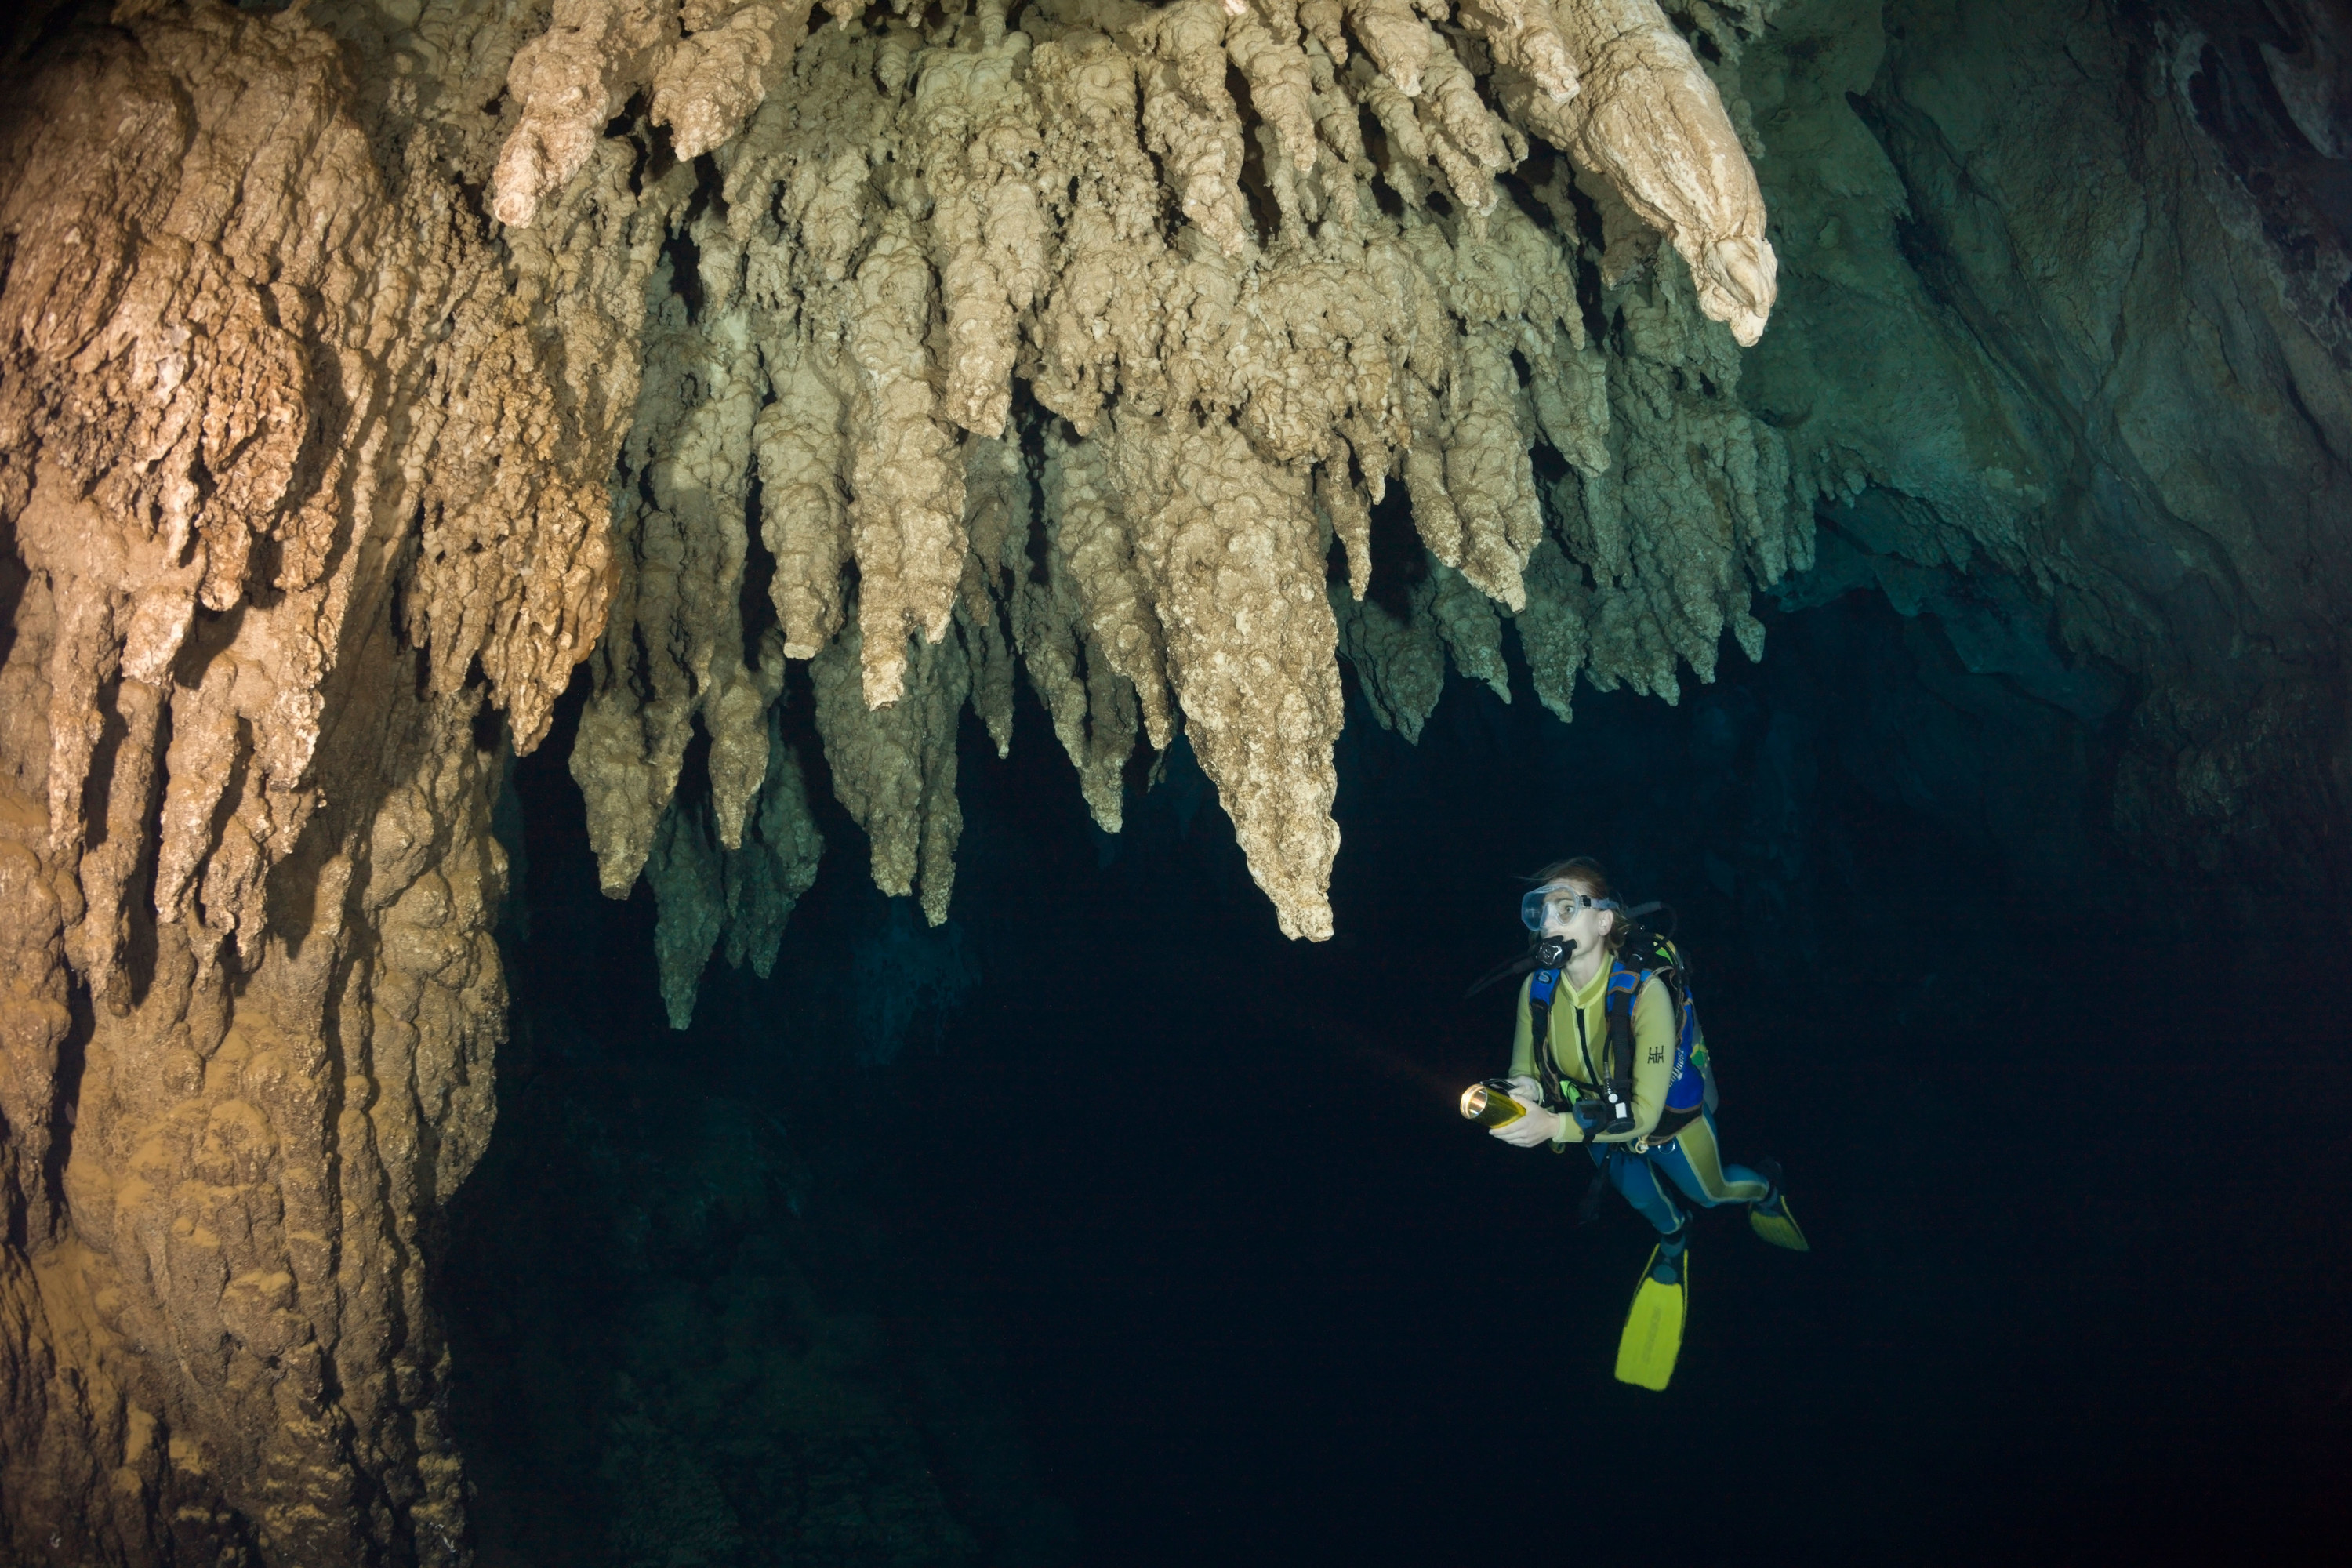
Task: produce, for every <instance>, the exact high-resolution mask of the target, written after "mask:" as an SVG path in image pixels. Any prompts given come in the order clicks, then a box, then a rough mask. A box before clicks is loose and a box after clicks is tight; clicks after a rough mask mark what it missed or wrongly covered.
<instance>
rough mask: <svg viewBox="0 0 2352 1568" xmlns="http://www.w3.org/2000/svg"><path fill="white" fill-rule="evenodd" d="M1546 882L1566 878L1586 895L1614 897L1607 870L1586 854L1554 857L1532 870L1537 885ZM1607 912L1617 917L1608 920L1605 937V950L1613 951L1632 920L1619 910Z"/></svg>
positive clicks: (1605, 897)
mask: <svg viewBox="0 0 2352 1568" xmlns="http://www.w3.org/2000/svg"><path fill="white" fill-rule="evenodd" d="M1549 882H1566V883H1568V884H1569V885H1570V886H1571V887H1573V888H1574V889H1576V890H1577V891H1578V892H1580V893H1582V894H1584V895H1585V896H1586V897H1588V898H1594V899H1613V898H1615V897H1617V894H1616V892H1615V890H1614V889H1612V888H1611V887H1610V885H1609V873H1608V872H1606V871H1604V870H1602V869H1601V862H1600V861H1598V860H1595V859H1594V858H1592V857H1591V856H1590V855H1572V856H1570V857H1569V858H1567V859H1565V860H1555V861H1553V862H1552V863H1551V864H1550V865H1549V866H1547V867H1545V868H1543V869H1542V870H1540V871H1538V872H1537V873H1536V886H1537V887H1538V888H1540V887H1542V886H1544V885H1545V884H1546V883H1549ZM1610 912H1611V913H1612V914H1614V915H1615V916H1616V917H1617V918H1616V919H1615V920H1613V921H1610V922H1609V935H1608V937H1607V938H1606V939H1605V940H1606V942H1607V944H1608V948H1609V951H1610V952H1616V951H1617V950H1618V949H1619V948H1621V947H1622V946H1624V945H1625V937H1626V934H1627V933H1628V932H1629V931H1632V930H1633V922H1632V921H1629V920H1627V919H1626V918H1625V911H1624V910H1611V911H1610Z"/></svg>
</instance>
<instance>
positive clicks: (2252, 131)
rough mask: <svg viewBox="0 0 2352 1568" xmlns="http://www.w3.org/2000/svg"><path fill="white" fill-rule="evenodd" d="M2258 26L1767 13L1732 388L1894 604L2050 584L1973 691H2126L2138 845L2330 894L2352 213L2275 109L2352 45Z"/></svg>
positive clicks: (2056, 16) (2125, 755) (2322, 18)
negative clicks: (1760, 290) (1737, 378)
mask: <svg viewBox="0 0 2352 1568" xmlns="http://www.w3.org/2000/svg"><path fill="white" fill-rule="evenodd" d="M2239 9H2240V11H2241V12H2244V11H2247V10H2252V11H2254V12H2255V13H2256V14H2255V15H2252V16H2247V15H2242V14H2241V15H2236V16H2232V15H2231V12H2230V11H2229V9H2228V8H2221V9H2220V10H2218V11H2217V12H2216V13H2215V15H2214V16H2210V17H2200V16H2194V15H2192V14H2190V11H2189V9H2187V8H2174V7H2166V6H2147V7H2139V6H2126V7H2117V8H2108V7H2100V6H2074V7H2051V6H2043V5H1998V4H1996V5H1968V6H1957V5H1905V4H1896V5H1887V6H1885V7H1880V6H1877V5H1791V6H1788V7H1784V8H1783V9H1782V10H1781V11H1780V13H1779V14H1778V16H1776V32H1775V37H1774V42H1775V45H1776V47H1775V48H1774V49H1773V50H1771V51H1769V52H1768V51H1758V52H1757V53H1755V54H1753V55H1751V56H1750V57H1749V58H1748V62H1747V63H1746V65H1745V67H1744V69H1743V79H1744V81H1745V83H1746V87H1747V91H1748V95H1749V97H1750V99H1751V100H1752V101H1753V102H1754V103H1755V105H1756V111H1757V116H1758V122H1759V126H1760V127H1761V128H1762V129H1763V132H1764V133H1765V135H1766V136H1767V138H1768V140H1769V141H1770V142H1771V143H1772V145H1773V148H1774V153H1775V155H1774V156H1772V157H1770V158H1769V159H1768V160H1767V161H1766V162H1765V163H1764V164H1763V165H1762V167H1763V171H1764V180H1765V185H1766V189H1767V192H1768V195H1769V200H1770V202H1771V204H1772V208H1773V213H1774V219H1775V227H1774V233H1775V236H1776V238H1777V240H1778V242H1779V245H1780V254H1781V256H1782V258H1783V263H1784V270H1783V278H1784V279H1785V280H1786V288H1785V290H1784V293H1783V296H1782V303H1781V308H1780V316H1779V318H1778V321H1777V323H1776V330H1775V331H1774V332H1773V333H1772V334H1771V335H1770V336H1769V338H1768V339H1767V341H1765V342H1763V343H1761V344H1759V348H1758V351H1757V353H1756V354H1755V355H1754V356H1753V359H1752V361H1751V363H1750V365H1749V368H1748V379H1747V382H1746V384H1745V390H1746V393H1747V395H1748V397H1749V400H1750V403H1751V405H1752V406H1754V407H1755V408H1756V409H1757V410H1758V411H1759V414H1760V416H1762V417H1764V418H1765V419H1767V420H1768V421H1769V422H1770V423H1772V424H1773V425H1775V426H1777V427H1779V428H1780V430H1781V431H1782V432H1783V433H1784V434H1785V435H1786V437H1787V438H1788V440H1789V442H1790V447H1791V449H1792V451H1793V452H1794V453H1795V454H1796V463H1797V466H1798V467H1799V468H1800V469H1801V470H1803V469H1807V468H1810V469H1811V470H1812V471H1814V472H1815V473H1817V474H1818V475H1819V476H1820V479H1819V486H1820V489H1821V491H1822V494H1823V496H1824V498H1825V500H1826V502H1827V504H1826V506H1825V508H1824V510H1823V513H1822V515H1823V519H1824V521H1827V522H1828V523H1830V525H1831V526H1832V527H1834V528H1837V529H1839V530H1841V531H1843V532H1844V533H1846V534H1847V535H1849V536H1850V538H1851V539H1852V540H1853V542H1857V543H1859V544H1861V545H1862V546H1863V547H1864V549H1865V550H1866V551H1867V552H1870V553H1872V554H1874V555H1875V556H1878V557H1880V558H1882V566H1881V569H1880V570H1879V571H1878V573H1877V574H1876V581H1878V583H1879V584H1880V585H1881V586H1883V587H1885V589H1886V591H1888V592H1889V594H1890V595H1892V596H1894V597H1895V599H1896V601H1897V603H1898V604H1899V605H1902V606H1903V607H1904V608H1905V609H1906V613H1911V612H1912V611H1913V610H1914V609H1916V607H1917V606H1919V605H1921V604H1922V603H1923V602H1927V604H1928V607H1929V608H1930V609H1931V610H1936V611H1939V612H1941V613H1942V614H1943V616H1944V618H1945V620H1946V621H1947V622H1948V623H1954V622H1958V621H1961V620H1964V619H1967V618H1969V612H1968V606H1969V605H1971V604H1973V605H1975V606H1977V607H1978V613H1977V615H1976V616H1975V617H1974V618H1975V619H1977V620H1978V621H1979V622H1983V621H1985V619H1986V617H1985V616H1984V615H1983V613H1982V612H1983V611H1984V610H1985V609H1988V608H1992V607H1993V606H1991V605H1990V604H1989V601H1990V600H1991V599H1993V598H1995V597H1996V596H1997V595H1995V594H1993V593H1989V592H1987V590H1986V588H1985V586H1983V584H1985V583H1990V582H1992V581H1995V580H1998V579H2000V578H2003V577H2006V578H2012V579H2017V580H2021V582H2022V583H2024V584H2028V585H2030V587H2031V590H2032V593H2031V596H2030V602H2031V603H2032V605H2034V606H2035V610H2034V611H2028V612H2025V613H2022V614H2021V613H2020V611H2018V610H2014V609H2012V610H2009V611H2005V612H2003V611H1997V613H1996V614H1995V615H1994V616H1993V617H1992V619H1993V621H1994V622H1995V623H1997V624H1999V625H2007V626H2014V625H2016V624H2017V623H2019V622H2021V621H2026V620H2029V619H2031V618H2034V616H2035V615H2036V613H2037V612H2038V614H2039V615H2041V616H2046V617H2047V619H2046V623H2045V625H2044V626H2043V627H2042V628H2038V629H2040V630H2041V631H2042V636H2040V637H2033V636H2032V635H2030V634H2031V632H2032V630H2034V629H2037V628H2032V627H2030V626H2029V627H2028V628H2027V634H2028V635H2023V636H2019V637H2011V636H2007V635H1992V636H1988V637H1980V638H1979V639H1978V643H1977V646H1975V647H1973V648H1972V649H1971V650H1970V658H1971V664H1972V668H1980V669H2003V668H2006V669H2008V670H2009V671H2010V672H2011V673H2015V674H2017V675H2019V676H2020V677H2021V679H2026V680H2027V681H2029V682H2032V681H2033V680H2035V679H2037V677H2036V674H2035V672H2034V671H2033V670H2032V668H2029V667H2030V666H2032V665H2034V664H2037V663H2039V664H2043V665H2047V664H2048V662H2049V661H2047V660H2046V659H2040V658H2035V657H2033V655H2032V651H2031V648H2030V647H2029V646H2028V645H2030V644H2032V643H2036V642H2038V643H2041V644H2042V645H2043V646H2045V647H2055V648H2056V649H2058V650H2059V651H2060V652H2061V654H2062V655H2063V658H2064V660H2065V662H2066V663H2068V664H2071V665H2074V666H2076V667H2078V668H2084V669H2086V670H2089V671H2093V672H2100V671H2104V672H2105V673H2106V674H2107V675H2108V676H2110V677H2113V678H2119V679H2122V680H2124V681H2125V682H2126V683H2127V686H2128V690H2127V693H2126V701H2125V702H2124V703H2123V704H2122V706H2123V708H2124V710H2125V711H2126V718H2125V719H2124V721H2123V722H2124V723H2125V725H2126V728H2127V731H2128V736H2127V742H2126V745H2125V746H2124V747H2123V749H2122V752H2121V756H2120V758H2119V761H2118V763H2117V773H2116V778H2115V780H2114V783H2113V790H2114V797H2113V802H2112V819H2113V822H2114V825H2115V826H2116V828H2117V829H2119V830H2120V831H2121V832H2123V833H2124V834H2125V835H2126V837H2129V838H2130V839H2131V840H2132V841H2133V842H2134V843H2135V844H2136V846H2137V847H2138V848H2139V850H2140V851H2141V852H2142V853H2144V854H2146V855H2147V856H2149V857H2150V858H2154V859H2156V860H2158V861H2159V862H2161V863H2166V864H2171V865H2175V866H2178V867H2180V868H2183V869H2187V870H2191V871H2194V870H2197V869H2202V870H2204V871H2207V872H2214V871H2219V870H2221V868H2224V867H2225V866H2228V867H2230V868H2231V869H2232V870H2233V871H2237V872H2244V871H2248V870H2252V871H2253V872H2254V873H2255V877H2256V878H2257V879H2267V878H2269V877H2272V876H2273V875H2274V874H2275V873H2276V871H2277V870H2278V869H2280V868H2289V867H2293V866H2295V865H2298V864H2300V865H2301V866H2302V867H2304V868H2305V869H2307V870H2309V871H2311V872H2312V873H2313V876H2312V877H2311V878H2310V879H2308V880H2306V881H2305V882H2304V883H2303V885H2302V887H2303V892H2304V894H2305V895H2306V896H2307V895H2308V894H2309V893H2311V892H2313V891H2315V890H2316V889H2317V888H2319V887H2320V886H2323V885H2326V883H2327V882H2328V881H2329V880H2330V879H2335V881H2334V885H2335V887H2336V890H2337V892H2338V893H2340V888H2341V883H2340V878H2341V873H2342V857H2343V848H2344V840H2343V834H2342V826H2341V825H2342V820H2343V805H2344V802H2345V799H2346V793H2345V792H2346V786H2347V781H2352V774H2347V767H2352V752H2347V741H2352V736H2347V731H2346V728H2345V724H2344V712H2345V701H2346V697H2347V687H2346V669H2345V664H2344V658H2345V651H2346V650H2345V647H2344V642H2343V633H2342V627H2343V625H2344V616H2345V611H2346V606H2347V603H2352V598H2347V591H2348V590H2352V537H2347V528H2352V506H2348V505H2347V501H2352V469H2347V456H2352V453H2347V432H2352V401H2347V395H2352V380H2347V367H2348V366H2352V352H2347V325H2352V322H2347V314H2346V310H2345V300H2344V297H2343V295H2342V289H2343V287H2344V285H2345V282H2346V280H2347V277H2352V264H2347V234H2346V233H2345V231H2344V230H2343V229H2342V228H2341V227H2340V225H2341V224H2342V223H2343V222H2344V221H2345V218H2346V217H2347V216H2352V209H2347V208H2344V207H2343V206H2342V205H2341V204H2340V202H2339V203H2338V204H2337V205H2336V209H2335V210H2333V211H2331V210H2330V209H2329V207H2328V205H2327V204H2326V199H2325V198H2326V195H2327V187H2326V183H2325V176H2324V172H2322V173H2320V174H2315V172H2314V171H2313V169H2312V167H2311V165H2312V163H2315V162H2316V161H2317V160H2315V159H2313V158H2312V157H2311V153H2312V151H2313V150H2312V149H2310V148H2309V147H2308V146H2307V145H2305V144H2304V142H2303V138H2302V135H2301V133H2300V132H2299V130H2298V129H2297V128H2296V127H2295V126H2294V125H2293V124H2292V123H2290V122H2289V121H2288V118H2287V116H2286V115H2285V114H2284V112H2281V110H2283V108H2284V104H2283V101H2282V100H2279V99H2278V97H2277V96H2276V92H2275V89H2274V88H2273V77H2275V78H2276V79H2278V80H2281V81H2288V82H2290V83H2292V81H2293V80H2294V77H2293V75H2292V74H2291V73H2292V72H2293V71H2294V69H2295V68H2296V61H2297V60H2298V59H2304V60H2306V61H2307V62H2311V63H2315V64H2316V65H2317V66H2319V67H2327V66H2329V65H2330V61H2331V57H2329V56H2328V55H2327V54H2326V49H2325V48H2324V47H2323V45H2324V44H2325V42H2326V39H2327V38H2328V37H2331V36H2336V37H2340V34H2336V35H2331V34H2330V33H2329V32H2328V30H2327V29H2328V23H2327V17H2328V16H2331V15H2333V13H2332V12H2331V11H2330V10H2329V8H2327V7H2317V6H2315V7H2309V8H2305V9H2304V10H2303V11H2302V12H2297V11H2296V9H2295V8H2293V7H2273V8H2271V11H2272V12H2273V13H2275V15H2270V14H2263V13H2262V12H2261V10H2260V8H2239ZM2298 17H2300V20H2299V21H2298ZM2216 24H2218V26H2216ZM2298 27H2300V33H2298V31H2297V28H2298ZM2298 44H2300V46H2301V51H2300V53H2299V54H2298V53H2297V52H2296V46H2297V45H2298ZM2265 49H2268V50H2269V51H2270V52H2269V53H2268V54H2267V55H2266V54H2264V52H2263V51H2264V50H2265ZM2334 68H2338V69H2340V68H2341V67H2340V63H2336V65H2335V66H2334ZM2250 73H2251V79H2250ZM2256 89H2259V92H2264V93H2268V94H2269V95H2270V96H2269V97H2268V98H2267V100H2263V99H2261V98H2260V97H2259V96H2257V98H2256V101H2254V102H2252V104H2249V105H2248V106H2247V107H2246V109H2245V110H2243V111H2242V116H2241V118H2240V119H2239V120H2238V121H2235V122H2225V120H2224V118H2223V117H2222V116H2221V115H2220V114H2218V113H2217V111H2216V110H2215V109H2214V103H2215V100H2216V98H2217V96H2218V95H2222V94H2227V95H2229V96H2231V97H2236V98H2244V97H2247V96H2249V95H2250V93H2253V92H2255V90H2256ZM1841 100H1843V102H1845V103H1847V104H1849V105H1850V106H1851V108H1852V112H1851V113H1839V112H1837V106H1838V104H1839V102H1840V101H1841ZM2265 108H2267V110H2268V112H2267V113H2266V114H2265V113H2263V112H2261V111H2263V110H2265ZM2298 150H2299V151H2300V153H2301V154H2302V156H2301V157H2299V158H2297V157H2293V156H2289V154H2293V153H2296V152H2297V151H2298ZM2339 166H2340V165H2339ZM1916 568H1929V569H1933V570H1934V571H1935V572H1936V573H1937V574H1939V576H1940V579H1941V582H1942V584H1944V586H1938V585H1937V583H1936V582H1934V581H1931V580H1929V579H1928V578H1927V577H1925V576H1923V575H1921V574H1919V573H1918V572H1917V571H1916ZM1988 568H1990V570H1989V571H1988V570H1987V569H1988ZM1971 574H1973V575H1975V576H1976V577H1977V578H1979V586H1977V587H1975V588H1973V589H1971V588H1970V586H1969V584H1968V582H1967V579H1968V577H1969V575H1971ZM1820 592H1821V590H1820V589H1819V588H1818V587H1816V588H1811V589H1808V588H1805V587H1801V586H1799V587H1794V588H1792V590H1791V593H1792V595H1794V597H1795V598H1796V599H1798V600H1801V599H1802V598H1804V597H1805V596H1807V595H1809V594H1810V595H1813V596H1816V597H1817V596H1818V595H1819V593H1820ZM2043 606H2046V609H2045V608H2042V607H2043ZM1955 612H1958V613H1955ZM1985 629H1986V630H1987V631H1988V632H1991V631H1993V630H1994V627H1993V626H1986V627H1985ZM2045 674H2046V675H2049V676H2055V674H2056V672H2055V671H2054V670H2048V671H2045ZM2042 684H2043V685H2044V686H2045V687H2047V688H2052V689H2049V690H2048V691H2047V693H2046V694H2047V695H2048V696H2049V698H2050V700H2054V701H2057V702H2059V703H2060V704H2061V705H2062V706H2063V705H2065V704H2066V703H2068V702H2070V701H2072V702H2076V703H2078V704H2079V703H2080V702H2082V701H2084V700H2089V699H2088V698H2087V697H2086V696H2085V695H2084V694H2080V693H2076V694H2071V695H2070V694H2067V693H2064V692H2061V691H2059V690H2056V689H2054V686H2055V684H2056V683H2055V682H2054V681H2053V680H2051V679H2043V681H2042ZM2322 868H2325V870H2324V871H2323V870H2322ZM2290 876H2292V874H2291V873H2290ZM2226 880H2240V881H2242V880H2243V878H2242V877H2232V878H2229V879H2226Z"/></svg>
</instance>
